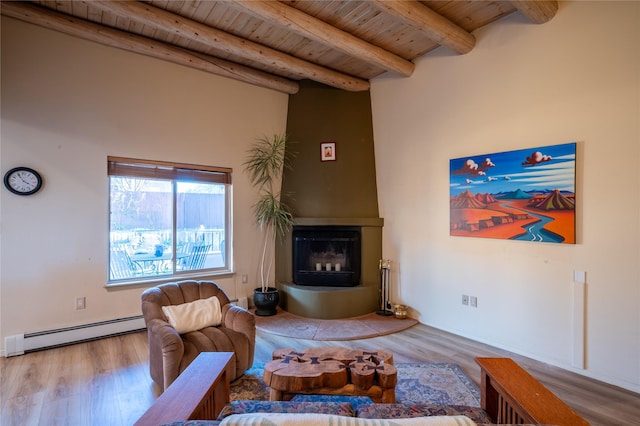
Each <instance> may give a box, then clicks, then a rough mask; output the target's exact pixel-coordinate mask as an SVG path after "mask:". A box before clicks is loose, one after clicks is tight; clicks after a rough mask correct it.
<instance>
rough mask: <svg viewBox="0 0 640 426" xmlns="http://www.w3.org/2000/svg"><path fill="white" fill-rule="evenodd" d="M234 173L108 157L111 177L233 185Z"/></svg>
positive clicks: (226, 170)
mask: <svg viewBox="0 0 640 426" xmlns="http://www.w3.org/2000/svg"><path fill="white" fill-rule="evenodd" d="M232 171H233V169H231V168H228V167H216V166H199V165H195V164H185V163H173V162H168V161H153V160H141V159H135V158H124V157H111V156H110V157H107V174H108V175H109V176H125V177H133V178H146V179H171V180H178V181H189V182H209V183H222V184H231V172H232Z"/></svg>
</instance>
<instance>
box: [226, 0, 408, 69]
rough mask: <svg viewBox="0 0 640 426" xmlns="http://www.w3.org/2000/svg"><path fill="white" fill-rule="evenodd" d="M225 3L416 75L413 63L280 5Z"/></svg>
mask: <svg viewBox="0 0 640 426" xmlns="http://www.w3.org/2000/svg"><path fill="white" fill-rule="evenodd" d="M224 1H225V2H226V3H228V4H229V5H231V6H233V7H235V8H238V9H241V10H243V11H244V12H248V13H250V14H251V15H253V16H255V17H257V18H259V19H263V20H265V21H266V22H268V23H269V24H273V25H277V26H279V27H283V28H286V29H287V30H289V31H291V32H294V33H296V34H299V35H302V36H304V37H307V38H309V39H311V40H314V41H317V42H318V43H322V44H324V45H327V46H329V47H331V48H332V49H336V50H339V51H341V52H344V53H346V54H347V55H350V56H353V57H355V58H358V59H360V60H362V61H365V62H367V63H369V64H372V65H375V66H377V67H380V68H382V69H385V70H387V71H395V72H397V73H398V74H400V75H402V76H404V77H409V76H411V74H413V70H414V68H415V65H414V64H413V63H412V62H410V61H407V60H406V59H404V58H401V57H400V56H398V55H396V54H394V53H392V52H389V51H388V50H385V49H382V48H381V47H378V46H375V45H373V44H371V43H368V42H366V41H364V40H362V39H360V38H358V37H356V36H354V35H352V34H350V33H348V32H346V31H342V30H341V29H339V28H336V27H334V26H333V25H330V24H327V23H326V22H324V21H321V20H320V19H317V18H314V17H313V16H310V15H307V14H306V13H304V12H302V11H300V10H298V9H295V8H293V7H291V6H287V5H286V4H284V3H280V2H277V1H243V0H240V1H238V0H224Z"/></svg>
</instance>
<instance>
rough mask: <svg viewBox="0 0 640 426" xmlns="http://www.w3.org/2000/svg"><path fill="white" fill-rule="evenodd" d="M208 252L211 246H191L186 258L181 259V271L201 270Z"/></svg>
mask: <svg viewBox="0 0 640 426" xmlns="http://www.w3.org/2000/svg"><path fill="white" fill-rule="evenodd" d="M210 250H211V245H204V244H192V245H191V246H190V247H189V252H188V254H187V256H186V257H185V258H184V259H183V262H182V269H183V270H186V271H193V270H198V269H202V268H203V266H204V264H205V261H206V259H207V256H208V254H209V251H210Z"/></svg>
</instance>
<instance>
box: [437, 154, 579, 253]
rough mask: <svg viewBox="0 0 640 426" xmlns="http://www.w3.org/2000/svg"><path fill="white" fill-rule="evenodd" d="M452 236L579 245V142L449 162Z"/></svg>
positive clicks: (469, 157)
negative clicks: (576, 235) (576, 232)
mask: <svg viewBox="0 0 640 426" xmlns="http://www.w3.org/2000/svg"><path fill="white" fill-rule="evenodd" d="M449 168H450V169H449V170H450V204H449V205H450V235H452V236H463V237H479V238H501V239H510V240H525V241H534V242H545V243H560V244H575V240H576V238H575V228H576V227H575V169H576V144H575V142H572V143H566V144H561V145H551V146H542V147H536V148H528V149H521V150H516V151H507V152H499V153H493V154H483V155H474V156H468V157H462V158H456V159H453V160H451V161H450V165H449Z"/></svg>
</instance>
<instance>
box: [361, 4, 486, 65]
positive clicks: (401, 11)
mask: <svg viewBox="0 0 640 426" xmlns="http://www.w3.org/2000/svg"><path fill="white" fill-rule="evenodd" d="M372 1H373V3H375V4H376V5H377V6H378V7H379V8H380V9H381V10H383V11H385V12H387V13H389V14H390V15H393V16H395V17H396V18H399V19H401V20H402V21H404V22H405V23H406V24H407V25H411V26H412V27H414V28H416V29H418V30H420V31H422V33H423V34H425V35H426V36H427V37H429V39H431V40H433V41H435V42H436V43H438V44H439V45H441V46H446V47H448V48H449V49H451V50H453V51H454V52H457V53H461V54H464V53H469V52H470V51H471V49H473V47H474V46H475V45H476V38H475V36H474V35H473V34H471V33H469V32H467V31H465V30H464V29H463V28H461V27H459V26H458V25H456V24H454V23H453V22H451V21H450V20H448V19H447V18H445V17H444V16H442V15H439V14H437V13H436V12H434V11H433V10H431V9H429V8H428V7H427V6H424V5H423V4H422V3H418V2H417V1H391V0H372Z"/></svg>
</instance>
